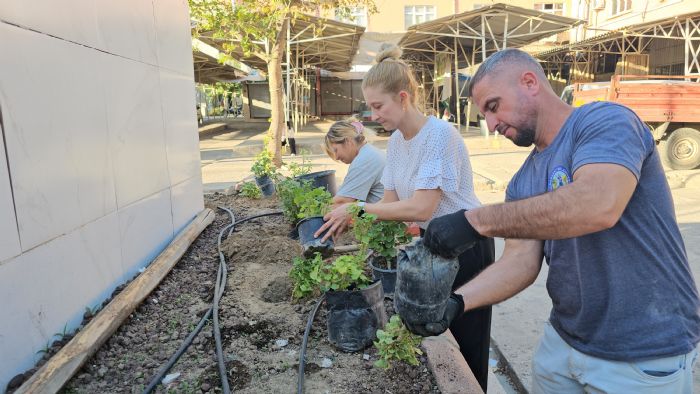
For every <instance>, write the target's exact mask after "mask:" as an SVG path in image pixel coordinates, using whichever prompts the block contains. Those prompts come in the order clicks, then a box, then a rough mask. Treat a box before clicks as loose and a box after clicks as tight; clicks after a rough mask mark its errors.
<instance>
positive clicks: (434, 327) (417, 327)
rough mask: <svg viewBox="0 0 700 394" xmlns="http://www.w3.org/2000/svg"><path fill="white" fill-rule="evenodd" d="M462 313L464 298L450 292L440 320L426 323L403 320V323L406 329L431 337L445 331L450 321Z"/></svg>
mask: <svg viewBox="0 0 700 394" xmlns="http://www.w3.org/2000/svg"><path fill="white" fill-rule="evenodd" d="M462 313H464V299H463V298H462V296H461V295H459V294H452V295H451V296H450V298H449V299H448V300H447V306H446V307H445V313H443V315H442V319H441V320H440V321H436V322H431V323H426V324H410V323H408V322H406V321H404V325H405V326H406V328H408V331H410V332H412V333H414V334H416V335H420V336H423V337H432V336H435V335H440V334H442V333H443V332H445V331H447V329H448V328H450V324H452V321H453V320H454V319H456V318H457V317H458V316H461V315H462Z"/></svg>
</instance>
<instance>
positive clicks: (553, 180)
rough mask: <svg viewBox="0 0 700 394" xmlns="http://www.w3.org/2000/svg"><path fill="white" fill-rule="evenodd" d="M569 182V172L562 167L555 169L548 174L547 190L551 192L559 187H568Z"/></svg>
mask: <svg viewBox="0 0 700 394" xmlns="http://www.w3.org/2000/svg"><path fill="white" fill-rule="evenodd" d="M570 182H571V174H569V170H567V169H566V168H564V167H562V166H558V167H555V168H554V170H552V173H551V174H549V184H548V185H547V189H548V190H549V191H550V192H551V191H553V190H557V189H558V188H559V187H560V186H564V185H568V184H569V183H570Z"/></svg>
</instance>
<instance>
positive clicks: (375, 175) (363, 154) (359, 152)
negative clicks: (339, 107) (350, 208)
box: [323, 120, 386, 207]
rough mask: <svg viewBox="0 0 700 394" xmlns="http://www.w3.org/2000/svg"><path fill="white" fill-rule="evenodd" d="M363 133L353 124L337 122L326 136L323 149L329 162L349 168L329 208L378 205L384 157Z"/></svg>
mask: <svg viewBox="0 0 700 394" xmlns="http://www.w3.org/2000/svg"><path fill="white" fill-rule="evenodd" d="M367 133H370V132H369V131H367V129H365V128H364V126H363V125H362V123H360V122H358V121H355V120H348V121H339V122H335V123H333V125H332V126H331V127H330V129H329V130H328V133H326V138H325V140H324V144H323V149H324V150H325V151H326V153H327V154H328V156H330V157H331V158H332V159H333V160H337V161H340V162H343V163H345V164H350V167H349V168H348V173H347V175H346V176H345V180H344V181H343V185H342V186H341V187H340V189H339V190H338V192H337V193H336V194H335V196H334V197H333V206H334V207H336V206H338V205H340V204H344V203H352V202H355V201H367V202H371V203H374V202H378V201H379V200H381V199H382V196H383V195H384V186H382V183H381V177H382V172H383V171H384V163H385V161H386V159H385V158H384V153H383V152H382V151H380V150H379V149H377V148H375V147H374V146H372V145H371V144H368V143H367Z"/></svg>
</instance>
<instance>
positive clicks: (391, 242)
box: [348, 205, 411, 269]
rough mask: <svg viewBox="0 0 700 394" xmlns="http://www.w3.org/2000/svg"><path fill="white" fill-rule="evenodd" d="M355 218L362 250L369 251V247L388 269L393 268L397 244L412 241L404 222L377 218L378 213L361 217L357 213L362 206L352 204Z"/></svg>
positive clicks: (355, 234) (351, 207)
mask: <svg viewBox="0 0 700 394" xmlns="http://www.w3.org/2000/svg"><path fill="white" fill-rule="evenodd" d="M348 211H349V212H350V214H351V215H352V216H353V217H354V218H355V221H354V224H353V229H352V231H353V235H354V236H355V239H356V240H357V242H359V243H360V251H361V252H362V253H363V254H366V253H367V250H368V249H371V250H372V252H373V253H374V254H375V255H376V256H378V257H379V258H380V260H383V261H384V262H385V263H386V266H387V268H388V269H391V268H392V262H393V261H394V260H395V257H396V246H397V245H400V244H404V243H407V242H410V241H411V236H410V235H409V234H407V233H406V228H407V226H406V224H405V223H404V222H398V221H389V220H377V215H372V214H369V213H364V214H363V215H362V216H361V217H358V216H357V214H358V213H359V212H360V207H359V206H357V205H351V206H350V207H349V209H348Z"/></svg>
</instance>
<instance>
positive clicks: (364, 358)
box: [362, 353, 369, 361]
mask: <svg viewBox="0 0 700 394" xmlns="http://www.w3.org/2000/svg"><path fill="white" fill-rule="evenodd" d="M362 359H363V360H365V361H369V354H367V353H365V354H363V355H362Z"/></svg>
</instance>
